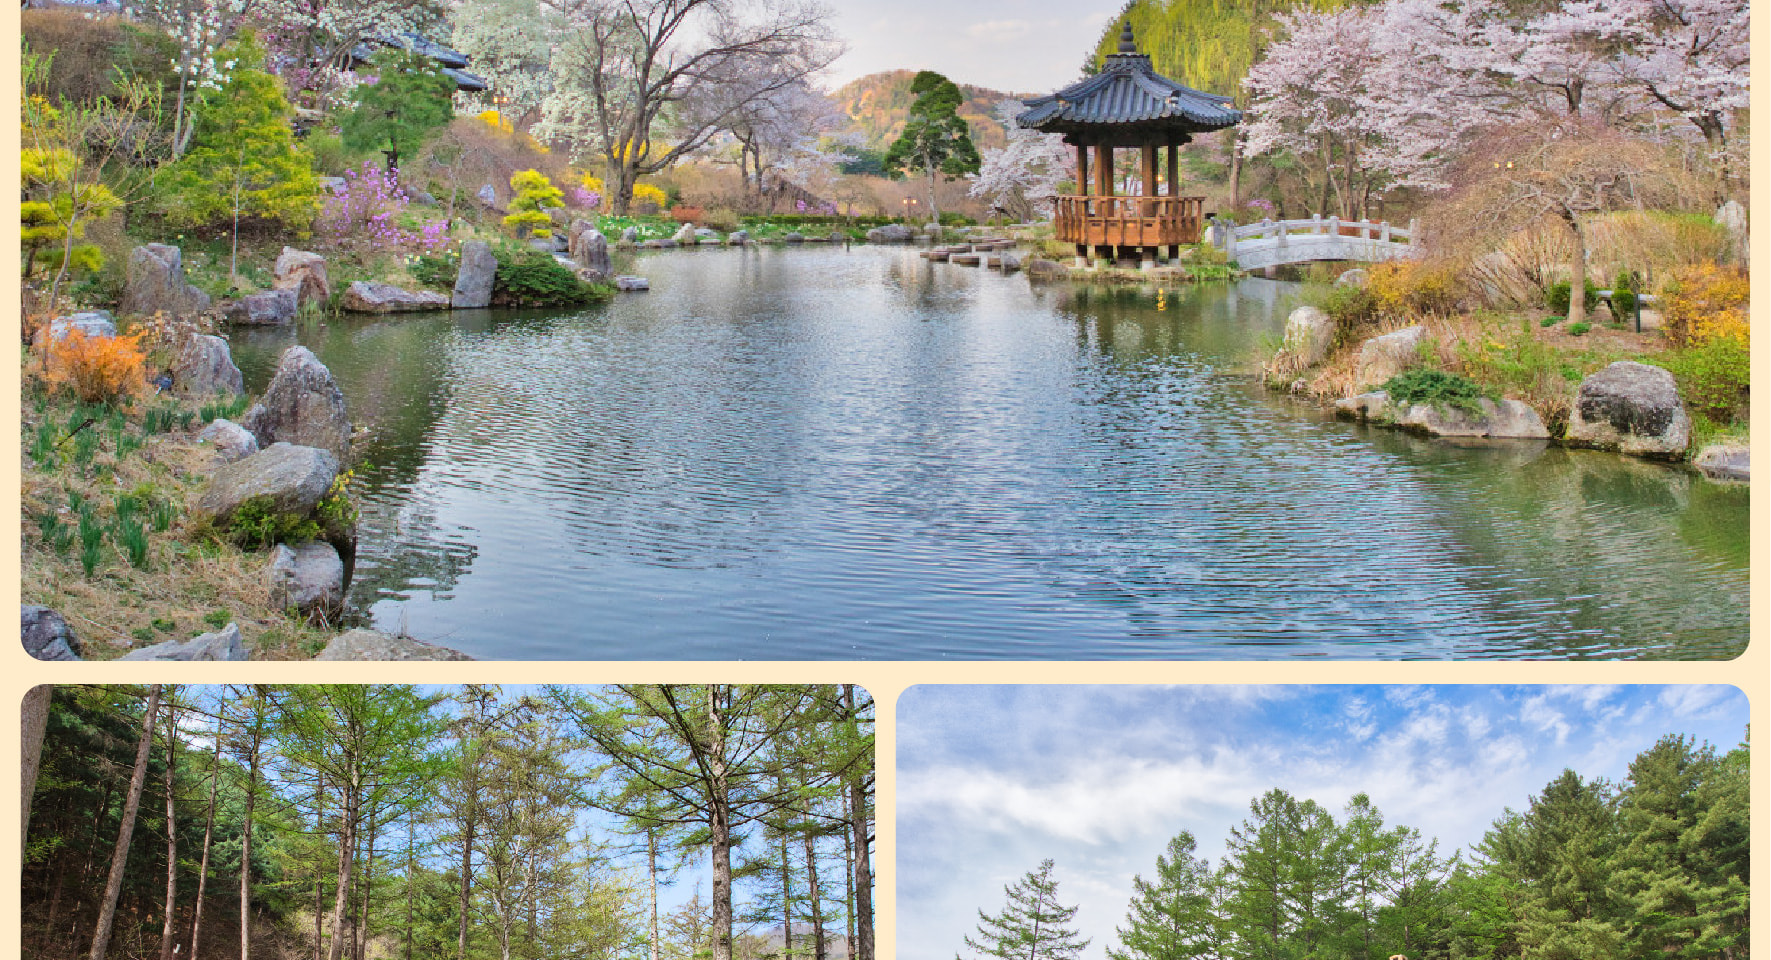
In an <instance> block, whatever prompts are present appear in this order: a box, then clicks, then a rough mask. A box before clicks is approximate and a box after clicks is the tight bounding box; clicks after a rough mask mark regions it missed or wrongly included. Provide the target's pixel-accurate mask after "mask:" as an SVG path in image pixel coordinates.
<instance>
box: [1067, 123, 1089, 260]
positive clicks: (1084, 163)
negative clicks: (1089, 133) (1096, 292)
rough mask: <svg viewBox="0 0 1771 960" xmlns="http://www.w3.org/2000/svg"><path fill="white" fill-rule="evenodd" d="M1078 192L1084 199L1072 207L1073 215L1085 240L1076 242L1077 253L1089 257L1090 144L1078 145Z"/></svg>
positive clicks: (1071, 212)
mask: <svg viewBox="0 0 1771 960" xmlns="http://www.w3.org/2000/svg"><path fill="white" fill-rule="evenodd" d="M1076 194H1077V196H1079V197H1081V198H1082V201H1081V202H1080V203H1078V204H1077V205H1075V206H1074V207H1071V208H1070V214H1071V216H1073V217H1075V218H1076V219H1077V226H1078V228H1079V229H1081V230H1082V231H1083V233H1082V236H1083V238H1084V239H1083V241H1082V242H1079V243H1077V244H1076V255H1077V256H1079V257H1083V258H1087V257H1088V242H1087V230H1088V144H1086V143H1078V144H1077V145H1076Z"/></svg>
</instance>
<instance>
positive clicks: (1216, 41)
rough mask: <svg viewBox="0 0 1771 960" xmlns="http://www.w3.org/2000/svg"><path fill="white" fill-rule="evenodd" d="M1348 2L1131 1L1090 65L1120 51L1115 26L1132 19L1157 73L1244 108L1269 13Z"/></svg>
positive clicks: (1333, 6) (1114, 21)
mask: <svg viewBox="0 0 1771 960" xmlns="http://www.w3.org/2000/svg"><path fill="white" fill-rule="evenodd" d="M1347 2H1348V0H1130V2H1128V3H1127V4H1126V5H1125V7H1124V8H1123V9H1121V10H1120V12H1119V14H1118V15H1117V16H1115V17H1114V18H1113V19H1112V20H1111V21H1109V22H1108V24H1107V26H1106V28H1105V29H1104V30H1102V32H1101V38H1100V40H1099V41H1098V42H1096V44H1095V48H1094V57H1093V60H1092V64H1093V66H1094V67H1095V68H1096V69H1098V68H1099V67H1100V65H1101V63H1102V62H1103V60H1104V58H1105V57H1106V56H1107V55H1108V54H1110V53H1113V52H1114V51H1116V50H1117V49H1118V48H1119V28H1120V24H1121V23H1123V22H1124V21H1125V20H1127V19H1130V20H1131V28H1132V33H1133V35H1134V36H1135V37H1136V38H1137V43H1138V52H1139V53H1147V54H1149V55H1150V58H1151V60H1152V62H1153V63H1154V65H1155V67H1156V70H1157V72H1158V73H1161V74H1163V75H1164V76H1167V77H1172V78H1174V79H1176V80H1179V81H1180V82H1182V83H1184V84H1186V85H1187V86H1189V87H1193V88H1194V89H1196V90H1203V91H1205V92H1207V93H1216V94H1222V95H1224V96H1233V97H1235V98H1236V102H1237V103H1238V104H1246V102H1247V100H1246V98H1245V96H1244V95H1243V91H1242V78H1243V77H1245V76H1247V75H1248V68H1249V67H1250V66H1251V65H1253V63H1254V61H1255V58H1256V57H1257V56H1258V55H1259V53H1260V51H1261V50H1262V49H1263V48H1265V46H1266V44H1267V41H1268V39H1269V37H1268V36H1267V34H1268V27H1270V26H1271V25H1272V22H1273V14H1275V13H1278V12H1280V11H1284V10H1290V9H1293V8H1295V7H1311V8H1313V9H1316V10H1336V9H1339V8H1341V7H1344V6H1346V5H1347Z"/></svg>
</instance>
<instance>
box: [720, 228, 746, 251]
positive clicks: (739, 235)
mask: <svg viewBox="0 0 1771 960" xmlns="http://www.w3.org/2000/svg"><path fill="white" fill-rule="evenodd" d="M726 242H727V243H729V244H731V245H732V246H734V247H742V246H744V245H745V244H747V243H749V242H750V231H749V230H733V231H732V232H731V233H729V234H727V235H726Z"/></svg>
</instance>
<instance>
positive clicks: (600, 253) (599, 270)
mask: <svg viewBox="0 0 1771 960" xmlns="http://www.w3.org/2000/svg"><path fill="white" fill-rule="evenodd" d="M574 245H575V246H576V247H577V254H576V257H575V262H576V263H577V264H578V266H579V267H580V268H582V269H583V270H585V271H587V272H589V273H593V274H596V275H597V279H599V280H606V279H608V277H609V275H610V274H613V273H614V272H615V264H614V263H613V261H611V260H610V259H609V241H608V238H606V237H604V236H603V234H602V231H600V230H598V229H597V228H595V227H588V228H586V229H585V230H584V231H583V232H581V233H579V234H578V237H577V240H576V242H575V244H574Z"/></svg>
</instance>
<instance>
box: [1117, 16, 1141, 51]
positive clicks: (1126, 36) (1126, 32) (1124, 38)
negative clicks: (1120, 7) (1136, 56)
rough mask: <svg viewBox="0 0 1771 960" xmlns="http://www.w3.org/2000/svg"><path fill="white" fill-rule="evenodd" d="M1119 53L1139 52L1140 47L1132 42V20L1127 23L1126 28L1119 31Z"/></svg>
mask: <svg viewBox="0 0 1771 960" xmlns="http://www.w3.org/2000/svg"><path fill="white" fill-rule="evenodd" d="M1119 52H1120V53H1137V52H1138V45H1137V43H1135V42H1134V41H1133V40H1132V37H1131V21H1130V20H1127V21H1125V26H1124V27H1123V28H1122V29H1121V30H1120V31H1119Z"/></svg>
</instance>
